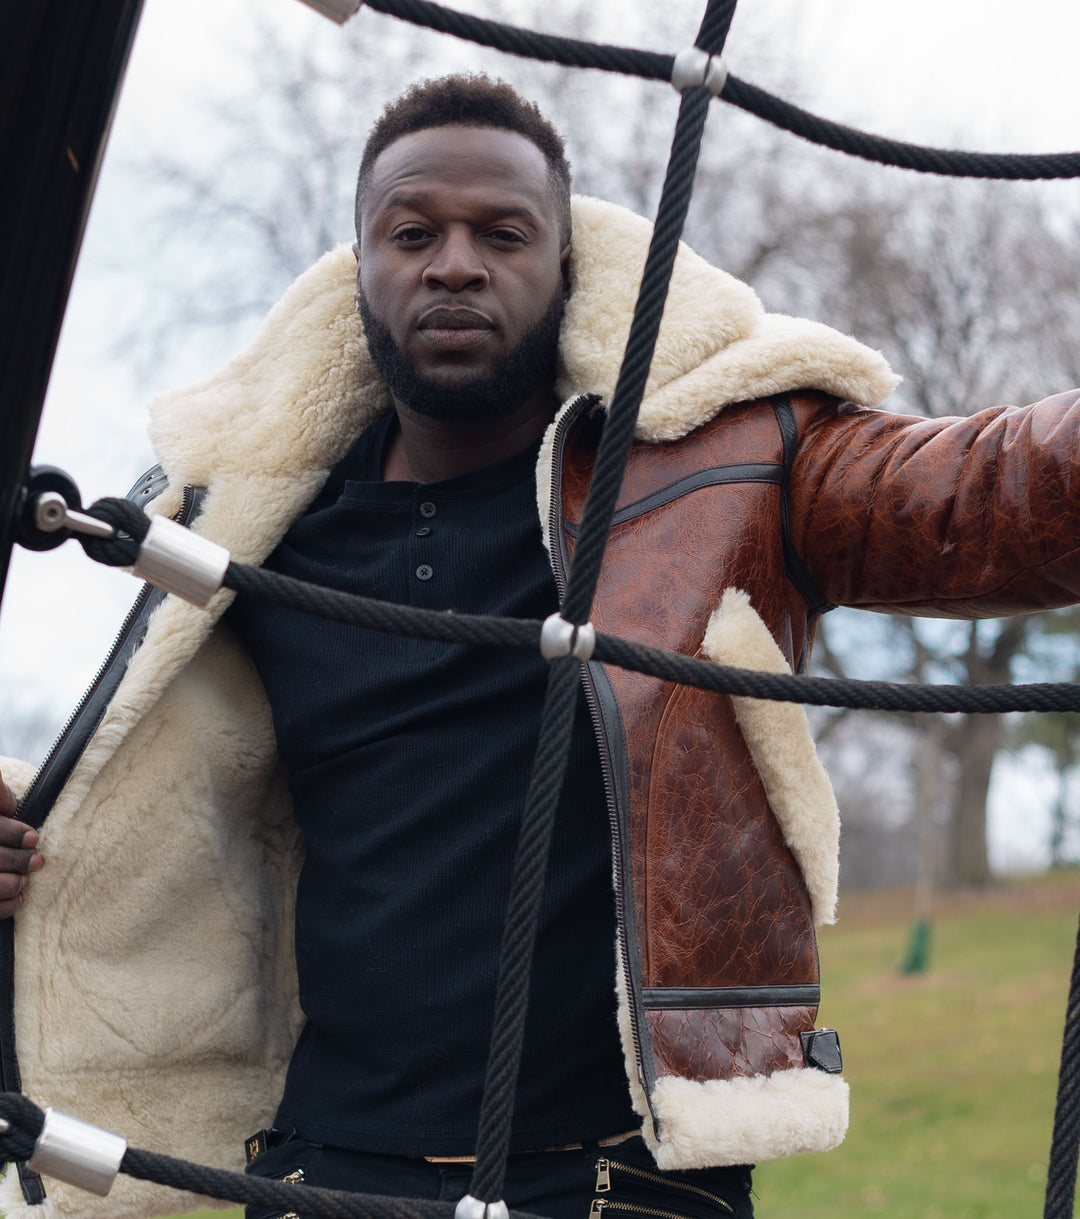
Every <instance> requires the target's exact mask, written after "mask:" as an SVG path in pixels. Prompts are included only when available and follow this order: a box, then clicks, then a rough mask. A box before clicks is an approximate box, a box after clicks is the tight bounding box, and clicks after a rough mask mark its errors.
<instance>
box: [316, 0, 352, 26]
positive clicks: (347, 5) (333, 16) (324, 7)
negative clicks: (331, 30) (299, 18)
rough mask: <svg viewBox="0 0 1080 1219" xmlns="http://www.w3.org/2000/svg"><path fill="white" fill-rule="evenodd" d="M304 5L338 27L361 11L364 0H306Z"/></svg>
mask: <svg viewBox="0 0 1080 1219" xmlns="http://www.w3.org/2000/svg"><path fill="white" fill-rule="evenodd" d="M304 3H305V4H306V5H307V6H308V8H313V9H314V10H315V11H316V12H317V13H322V15H323V16H324V17H329V18H330V20H331V21H336V22H337V23H338V25H344V24H345V22H346V21H348V20H349V18H350V17H354V16H355V15H356V14H357V13H358V12H359V11H360V5H361V4H362V3H363V0H304Z"/></svg>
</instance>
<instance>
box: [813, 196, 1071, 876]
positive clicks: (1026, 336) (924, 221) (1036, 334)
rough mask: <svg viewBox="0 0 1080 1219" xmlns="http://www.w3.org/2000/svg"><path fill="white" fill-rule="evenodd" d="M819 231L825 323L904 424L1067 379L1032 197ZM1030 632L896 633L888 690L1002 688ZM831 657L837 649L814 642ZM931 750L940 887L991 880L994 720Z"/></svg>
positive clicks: (1065, 252)
mask: <svg viewBox="0 0 1080 1219" xmlns="http://www.w3.org/2000/svg"><path fill="white" fill-rule="evenodd" d="M834 221H835V224H834V226H833V228H832V229H831V230H830V236H831V238H832V242H831V244H830V257H829V259H828V262H827V264H826V265H824V266H822V267H821V270H820V272H819V274H818V275H817V276H816V277H815V280H814V282H816V283H817V284H818V285H819V286H820V289H821V296H820V303H819V309H820V311H821V313H822V314H823V315H824V316H825V317H826V318H827V319H828V320H830V321H832V322H834V324H835V323H838V324H840V325H841V326H842V327H843V328H846V329H850V330H852V331H854V332H856V333H858V334H859V336H860V337H861V338H864V339H866V340H867V341H869V342H871V343H872V344H874V345H876V346H879V347H881V348H882V349H883V350H884V351H885V352H886V354H887V355H889V356H890V357H891V358H892V360H893V363H894V365H895V366H896V367H897V368H898V369H899V370H900V371H901V372H902V373H903V374H904V377H905V384H904V386H903V387H902V388H901V390H900V391H899V397H900V398H901V399H902V404H903V406H904V407H906V408H907V409H909V410H911V411H913V412H915V413H918V414H923V415H931V416H942V415H964V414H968V413H970V412H971V411H973V410H975V409H978V408H981V407H984V406H990V405H994V404H996V403H1001V402H1009V401H1012V402H1024V401H1029V400H1032V399H1036V398H1039V397H1041V396H1044V395H1045V394H1047V393H1050V392H1052V391H1054V390H1057V389H1061V388H1063V387H1066V386H1068V385H1069V384H1070V383H1071V382H1072V381H1073V379H1074V378H1075V376H1076V373H1077V371H1078V370H1077V367H1076V363H1075V344H1073V343H1071V342H1070V341H1069V340H1068V336H1070V335H1072V334H1075V332H1076V328H1077V324H1078V322H1080V289H1078V286H1077V285H1078V284H1080V278H1078V273H1080V246H1078V244H1077V242H1076V241H1075V240H1074V239H1073V238H1071V237H1070V236H1068V235H1066V236H1063V235H1062V234H1061V232H1060V230H1059V226H1058V225H1057V224H1055V223H1054V220H1053V218H1052V217H1051V216H1049V215H1048V214H1047V212H1046V209H1045V208H1044V206H1042V205H1041V204H1040V202H1039V200H1038V197H1037V196H1035V195H1033V194H1030V193H1024V192H1020V193H1017V192H1015V191H1013V192H1011V193H1010V192H1009V190H1008V187H1005V186H1002V185H999V184H980V185H970V184H955V183H950V184H947V185H945V186H942V185H941V184H937V183H924V182H914V183H912V184H911V185H910V186H906V187H905V188H903V189H900V190H895V191H890V193H889V195H888V196H887V197H886V196H884V195H882V194H881V193H880V192H877V193H871V194H864V195H863V197H861V198H859V197H858V196H855V197H854V201H853V202H851V203H848V204H846V205H845V206H843V207H841V208H839V209H838V210H837V211H836V213H835V216H834ZM1034 621H1035V620H1034V619H1033V618H1030V617H1026V618H1014V619H1005V620H999V621H994V622H972V623H968V624H954V625H953V626H952V627H949V626H947V625H943V624H941V623H927V622H924V621H921V620H918V619H907V620H898V622H897V623H896V624H892V625H890V626H888V627H885V628H883V629H884V630H885V631H886V632H887V633H888V634H889V635H891V637H892V640H893V644H894V647H895V642H896V639H897V632H898V631H899V633H900V636H901V637H904V638H905V639H906V647H904V648H903V649H897V650H895V651H894V653H893V654H894V655H900V656H904V657H905V658H906V659H905V660H904V662H903V664H902V665H900V666H898V673H897V676H902V677H904V678H907V679H910V680H928V679H934V678H935V677H936V679H938V680H941V679H942V678H947V679H949V680H954V681H961V682H965V683H987V682H1006V681H1009V680H1010V679H1011V678H1012V675H1013V670H1014V666H1015V663H1016V661H1017V659H1018V658H1019V657H1021V655H1022V654H1023V652H1024V648H1025V645H1026V643H1027V642H1028V639H1029V636H1030V633H1031V632H1032V630H1034V629H1036V628H1035V627H1034V626H1033V622H1034ZM826 632H827V637H828V639H829V641H830V644H831V645H832V648H833V650H834V651H839V652H842V650H843V644H842V636H840V635H838V634H837V633H835V632H834V631H831V630H830V629H829V627H828V625H827V626H826ZM937 739H939V740H940V742H941V747H942V748H943V749H944V750H945V752H946V754H947V755H948V756H949V757H951V759H952V760H953V761H954V763H955V765H954V766H953V768H952V769H953V773H954V775H955V778H954V780H953V781H952V784H951V791H952V795H951V799H950V805H951V815H950V826H951V834H950V849H949V858H948V861H947V865H946V868H945V875H946V878H947V879H948V880H949V881H950V882H951V883H954V884H961V885H976V886H977V885H983V884H985V883H987V881H988V880H989V877H990V869H989V860H988V854H987V845H986V802H987V795H988V792H989V786H990V778H991V772H992V769H993V765H994V761H995V758H996V757H997V756H998V755H999V753H1000V752H1001V750H1002V749H1003V748H1005V747H1006V746H1007V745H1008V743H1009V736H1008V733H1007V732H1006V729H1005V725H1004V723H1003V721H1002V719H1001V717H997V716H960V717H949V718H948V719H947V720H946V721H945V722H944V723H943V724H942V725H941V727H940V729H939V730H938V731H937Z"/></svg>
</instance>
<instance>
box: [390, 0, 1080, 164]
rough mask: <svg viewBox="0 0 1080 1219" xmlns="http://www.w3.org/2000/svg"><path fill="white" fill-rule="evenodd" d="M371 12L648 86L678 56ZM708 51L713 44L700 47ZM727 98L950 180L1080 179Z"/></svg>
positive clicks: (735, 92)
mask: <svg viewBox="0 0 1080 1219" xmlns="http://www.w3.org/2000/svg"><path fill="white" fill-rule="evenodd" d="M366 3H367V7H368V8H371V9H375V10H376V11H378V12H380V13H386V14H388V15H389V16H392V17H398V18H400V19H401V20H402V21H409V22H412V23H413V24H414V25H421V26H426V27H427V28H429V29H432V30H437V31H439V32H441V33H445V34H452V35H454V36H455V37H457V38H464V39H467V40H468V41H469V42H475V43H478V44H479V45H481V46H486V47H493V48H494V49H495V50H498V51H505V52H507V53H508V54H510V55H521V56H526V57H528V58H531V59H539V60H543V61H545V62H548V63H559V64H564V65H566V66H567V67H574V68H597V69H599V70H600V71H602V72H621V73H623V74H624V75H626V76H640V77H643V78H644V79H646V80H664V81H670V80H671V70H672V65H673V63H674V56H672V55H661V54H658V53H656V52H654V51H638V50H634V49H632V48H629V47H614V46H609V45H606V44H603V43H592V42H583V41H581V40H578V39H574V38H561V37H558V36H556V35H554V34H539V33H536V32H535V31H533V30H526V29H522V28H521V27H520V26H513V25H506V24H504V23H503V22H499V21H490V20H488V19H486V18H483V17H473V16H471V15H469V14H467V13H459V12H457V11H456V10H454V9H450V8H446V6H445V5H442V4H435V3H432V0H366ZM698 45H700V46H704V45H705V44H704V43H702V42H699V44H698ZM720 97H721V98H722V99H723V100H724V101H725V102H729V103H730V104H731V105H733V106H737V107H738V108H739V109H740V110H745V111H746V112H747V113H749V114H753V115H755V116H756V117H758V118H760V119H763V120H764V121H765V122H767V123H771V124H773V126H775V127H779V128H781V129H782V130H784V131H789V132H791V133H792V134H793V135H797V136H801V137H802V138H803V139H805V140H809V141H810V142H811V143H813V144H819V145H821V146H823V147H825V148H832V149H835V150H836V151H837V152H843V153H847V154H848V155H849V156H853V157H860V158H862V159H863V160H865V161H873V162H876V163H877V164H878V165H893V166H896V167H897V168H899V169H911V170H916V171H918V172H919V173H928V174H944V175H947V176H949V177H955V178H998V179H1007V180H1010V181H1035V180H1046V179H1051V178H1077V177H1080V153H1077V152H1055V153H1035V154H1021V153H992V152H964V151H959V150H956V149H947V148H928V147H925V146H923V145H920V144H908V143H905V142H904V141H903V140H890V139H886V138H885V137H884V136H878V135H871V134H870V133H869V132H865V131H859V130H857V129H856V128H854V127H846V126H844V124H842V123H834V122H832V121H830V120H829V119H823V118H820V117H819V116H818V115H815V114H811V113H810V112H809V111H807V110H802V109H800V108H799V107H798V106H794V105H792V104H791V102H785V101H783V100H782V99H781V98H779V97H776V96H774V95H773V94H771V93H767V92H766V91H765V90H764V89H760V88H758V87H757V85H751V84H749V83H747V82H746V81H743V80H740V79H739V78H738V77H736V76H729V77H728V79H727V84H726V85H725V86H724V89H723V92H722V93H721V94H720Z"/></svg>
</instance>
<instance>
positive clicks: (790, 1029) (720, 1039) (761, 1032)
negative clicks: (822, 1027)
mask: <svg viewBox="0 0 1080 1219" xmlns="http://www.w3.org/2000/svg"><path fill="white" fill-rule="evenodd" d="M815 1015H816V1011H815V1009H814V1008H812V1007H743V1008H725V1009H721V1010H719V1011H707V1010H702V1009H694V1010H691V1011H650V1012H647V1013H646V1016H645V1019H646V1023H647V1025H648V1029H649V1039H650V1041H651V1043H652V1051H653V1056H654V1059H655V1062H656V1073H657V1076H664V1075H678V1076H681V1077H682V1078H684V1079H692V1080H695V1081H697V1082H699V1083H701V1082H704V1081H706V1080H709V1079H734V1078H738V1077H740V1076H753V1075H771V1074H772V1073H773V1072H774V1071H790V1070H796V1069H798V1068H804V1067H805V1066H806V1061H805V1059H804V1057H803V1051H802V1043H801V1041H800V1039H799V1034H800V1033H801V1032H805V1031H808V1030H811V1029H813V1027H814V1018H815Z"/></svg>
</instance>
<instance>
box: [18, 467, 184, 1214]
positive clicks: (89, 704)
mask: <svg viewBox="0 0 1080 1219" xmlns="http://www.w3.org/2000/svg"><path fill="white" fill-rule="evenodd" d="M167 483H168V479H167V478H166V477H165V474H164V472H163V471H162V469H161V467H160V466H155V467H154V468H153V469H152V470H149V471H147V473H146V474H144V475H143V477H142V478H140V479H139V481H138V482H137V483H136V484H135V486H134V487H132V488H131V491H130V492H128V495H127V498H128V499H130V500H131V501H132V502H133V503H135V504H137V505H138V506H139V507H140V508H142V507H145V506H146V504H148V503H149V502H150V501H151V500H152V499H156V498H157V496H158V495H160V494H161V492H162V491H164V490H165V487H166V485H167ZM205 495H206V490H205V488H203V487H191V488H185V496H184V504H183V507H182V508H181V511H180V513H178V514H177V520H179V522H180V523H181V524H184V525H187V524H190V523H191V522H192V521H194V520H195V518H196V517H197V516H198V515H199V513H200V511H201V510H202V504H203V500H204V498H205ZM165 596H166V594H165V593H164V592H162V591H161V590H160V589H157V588H153V587H152V586H151V585H149V584H145V585H143V587H142V589H141V590H140V591H139V595H138V596H137V597H136V598H135V603H134V605H133V606H132V607H131V609H130V610H129V611H128V615H127V617H126V618H125V619H124V623H123V625H122V626H121V628H120V633H119V634H118V635H117V638H116V640H115V642H114V643H113V646H112V649H111V650H110V652H109V655H108V656H107V657H106V659H105V663H104V664H103V665H102V667H101V668H100V669H99V670H98V674H97V676H96V677H95V678H94V680H93V682H92V683H91V685H90V689H89V690H88V691H87V692H86V694H85V695H83V700H82V702H81V703H80V705H79V707H78V709H77V710H76V712H75V714H74V715H73V716H72V717H71V719H70V720H69V721H68V723H67V726H66V727H65V728H64V730H63V732H62V733H61V735H60V738H59V739H58V740H57V742H56V744H55V745H54V746H53V748H52V749H51V750H50V752H49V755H48V757H47V758H46V760H45V763H44V765H43V766H42V768H41V770H40V771H39V772H38V774H37V775H36V776H35V778H34V782H33V784H32V785H31V787H30V790H29V791H28V792H27V793H26V798H25V799H24V800H23V801H22V802H21V803H20V805H19V808H18V813H17V816H18V817H19V819H20V820H21V821H25V822H27V823H28V824H29V825H32V826H34V827H35V828H37V829H40V828H41V826H42V825H43V824H44V823H45V819H46V818H47V817H48V815H49V812H50V810H51V809H52V806H53V804H55V802H56V798H57V797H58V796H59V795H60V792H61V790H62V789H63V787H64V784H65V783H67V781H68V778H69V777H70V775H71V772H72V771H73V770H74V768H75V764H76V763H77V762H78V760H79V758H80V757H82V753H83V750H84V749H85V748H86V746H87V744H88V743H89V741H90V738H91V737H92V736H93V734H94V733H95V732H96V731H97V727H98V725H99V724H100V723H101V720H102V718H103V716H104V715H105V711H106V709H107V708H108V706H109V703H110V702H111V701H112V697H113V695H114V694H115V693H116V690H117V687H118V686H119V685H120V681H121V679H122V678H123V676H124V673H125V672H126V671H127V667H128V663H129V662H130V660H131V658H132V656H133V655H134V654H135V652H136V651H137V650H138V648H139V646H140V645H141V644H142V641H143V639H144V638H145V637H146V628H147V626H148V624H149V621H150V616H151V614H152V613H153V612H154V610H155V609H156V608H157V607H158V605H159V604H160V603H161V602H162V601H163V600H164V599H165ZM0 1087H2V1089H3V1091H5V1092H21V1091H22V1075H21V1072H20V1070H19V1057H18V1052H17V1049H16V1045H15V919H14V918H9V919H5V920H3V922H0ZM15 1167H16V1170H17V1172H18V1174H19V1184H20V1186H21V1188H22V1195H23V1197H24V1198H25V1199H26V1202H27V1203H28V1205H30V1206H40V1205H42V1204H43V1203H44V1202H45V1200H46V1194H45V1185H44V1182H43V1181H42V1179H41V1177H40V1176H39V1175H38V1174H37V1173H36V1172H34V1171H33V1169H31V1168H28V1167H27V1166H26V1164H25V1163H22V1162H20V1163H17V1164H16V1166H15Z"/></svg>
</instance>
